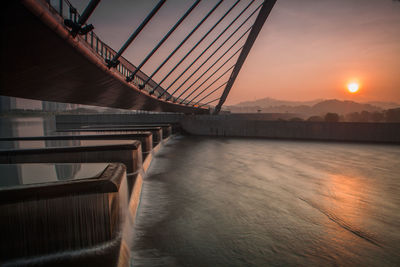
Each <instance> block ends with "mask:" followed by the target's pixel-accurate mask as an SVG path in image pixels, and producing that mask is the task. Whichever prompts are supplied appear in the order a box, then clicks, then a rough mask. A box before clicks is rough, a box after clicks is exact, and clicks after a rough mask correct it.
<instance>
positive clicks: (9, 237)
mask: <svg viewBox="0 0 400 267" xmlns="http://www.w3.org/2000/svg"><path fill="white" fill-rule="evenodd" d="M96 127H97V126H96ZM120 127H125V128H120ZM59 128H62V129H59V131H57V129H55V130H54V131H50V132H47V134H46V135H36V136H34V135H33V136H23V137H18V136H15V135H9V136H4V135H2V136H1V137H0V171H1V173H2V179H1V183H0V201H1V204H0V211H1V214H2V218H1V222H0V224H1V227H2V228H3V229H6V230H7V234H5V235H4V236H3V238H2V239H1V241H0V247H1V255H0V259H1V262H2V264H4V266H20V265H24V266H30V265H35V266H54V264H57V266H71V265H75V266H91V265H93V264H95V265H96V266H129V264H130V260H131V255H130V254H131V252H130V248H131V246H132V229H133V224H134V222H135V216H136V211H137V208H138V205H139V202H140V195H141V188H142V183H143V175H144V174H145V172H146V171H147V169H148V167H149V165H150V163H151V160H152V157H153V154H154V153H156V151H157V150H158V149H159V148H160V147H161V146H162V145H163V143H165V142H166V140H168V138H169V137H170V136H171V126H170V125H168V124H161V125H160V126H159V127H157V126H156V125H155V124H153V125H151V126H149V127H146V126H144V125H139V124H138V125H136V126H135V125H132V124H129V125H118V128H116V127H113V126H112V125H109V126H105V125H102V126H101V127H99V128H98V129H92V128H89V127H87V125H86V126H85V125H81V127H75V128H74V129H70V130H69V129H68V127H59ZM138 129H139V130H140V131H137V130H138ZM153 133H154V135H153ZM153 136H155V137H156V138H155V139H153ZM153 141H154V142H153ZM153 144H154V146H153ZM142 147H143V148H144V150H143V151H142ZM142 152H143V153H142ZM90 162H92V163H90ZM117 162H118V163H117Z"/></svg>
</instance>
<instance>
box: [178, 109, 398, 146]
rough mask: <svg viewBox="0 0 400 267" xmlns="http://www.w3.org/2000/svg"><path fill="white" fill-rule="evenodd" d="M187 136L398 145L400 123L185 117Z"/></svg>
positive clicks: (182, 123)
mask: <svg viewBox="0 0 400 267" xmlns="http://www.w3.org/2000/svg"><path fill="white" fill-rule="evenodd" d="M180 123H181V127H182V129H183V130H184V131H185V132H186V133H188V134H191V135H204V136H226V137H258V138H268V139H288V140H319V141H346V142H372V143H393V144H400V123H363V122H309V121H265V120H253V119H251V118H240V117H235V116H224V115H221V116H186V117H184V118H183V119H182V120H181V122H180Z"/></svg>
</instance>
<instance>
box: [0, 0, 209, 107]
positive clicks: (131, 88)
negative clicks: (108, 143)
mask: <svg viewBox="0 0 400 267" xmlns="http://www.w3.org/2000/svg"><path fill="white" fill-rule="evenodd" d="M2 28H3V29H4V31H5V32H4V33H3V35H2V38H3V40H2V44H3V48H2V49H1V61H2V64H1V88H0V94H1V95H7V96H14V97H24V98H31V99H38V100H47V101H58V102H67V103H77V104H87V105H97V106H106V107H112V108H122V109H143V110H155V111H167V112H168V111H169V112H182V113H208V110H207V109H199V108H194V107H189V106H186V105H180V104H174V103H171V102H168V101H165V100H162V99H160V100H159V99H157V98H156V97H155V96H151V95H149V94H148V93H147V92H146V91H144V90H142V91H141V90H140V89H138V88H137V87H136V86H135V85H134V84H132V83H127V82H126V81H125V77H124V76H123V75H122V74H121V73H120V72H118V70H116V69H108V68H107V67H106V65H105V64H104V59H103V58H102V57H101V56H99V55H98V54H96V53H94V52H93V49H92V48H91V47H90V46H89V45H88V43H87V42H86V41H85V40H84V39H83V38H82V37H77V38H75V39H74V38H72V37H71V35H70V34H69V32H68V29H67V28H66V27H64V25H63V19H62V17H61V16H59V15H58V14H57V13H55V12H51V10H50V9H49V8H48V6H46V2H45V1H33V0H26V1H12V2H10V3H8V4H7V5H6V7H5V10H3V12H2Z"/></svg>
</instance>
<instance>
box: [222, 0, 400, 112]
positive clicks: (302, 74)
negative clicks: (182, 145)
mask: <svg viewBox="0 0 400 267" xmlns="http://www.w3.org/2000/svg"><path fill="white" fill-rule="evenodd" d="M352 79H358V80H359V82H360V84H361V88H360V91H359V93H356V94H353V95H351V94H349V93H348V92H347V91H346V83H347V82H348V81H350V80H352ZM262 97H272V98H278V99H285V100H310V99H314V98H338V99H352V100H354V101H371V100H379V101H397V102H400V3H396V2H392V1H385V0H363V1H354V0H348V1H328V0H325V1H311V0H307V1H294V0H293V1H290V0H287V1H285V0H282V1H279V0H278V1H277V4H276V6H275V8H274V10H273V11H272V13H271V16H270V17H269V19H268V21H267V23H266V24H265V26H264V28H263V30H262V31H261V33H260V35H259V38H258V40H257V42H256V44H255V45H254V47H253V50H252V51H251V53H250V55H249V57H248V58H247V61H246V63H245V65H244V67H243V69H242V71H241V73H240V74H239V78H238V79H237V82H236V84H235V85H234V87H233V89H232V91H231V94H230V96H229V98H228V100H227V102H226V103H227V104H232V103H237V102H240V101H243V100H254V99H255V98H262Z"/></svg>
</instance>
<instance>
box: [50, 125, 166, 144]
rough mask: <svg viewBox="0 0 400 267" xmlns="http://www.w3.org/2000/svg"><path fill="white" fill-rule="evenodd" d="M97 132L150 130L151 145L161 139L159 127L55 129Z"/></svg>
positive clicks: (62, 131) (65, 131)
mask: <svg viewBox="0 0 400 267" xmlns="http://www.w3.org/2000/svg"><path fill="white" fill-rule="evenodd" d="M83 131H84V132H97V133H99V134H100V133H101V134H124V133H140V132H151V134H152V136H153V146H156V145H157V144H159V143H160V142H161V141H162V139H163V131H162V128H161V127H130V128H112V129H109V128H84V129H83V128H75V129H57V132H58V133H78V132H83Z"/></svg>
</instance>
